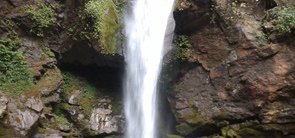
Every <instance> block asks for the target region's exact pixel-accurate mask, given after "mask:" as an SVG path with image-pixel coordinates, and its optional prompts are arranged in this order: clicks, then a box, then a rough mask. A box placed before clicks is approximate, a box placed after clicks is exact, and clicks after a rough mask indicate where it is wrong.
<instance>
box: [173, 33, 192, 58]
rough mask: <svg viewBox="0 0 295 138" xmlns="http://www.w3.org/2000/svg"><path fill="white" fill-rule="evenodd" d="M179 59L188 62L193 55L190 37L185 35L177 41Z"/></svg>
mask: <svg viewBox="0 0 295 138" xmlns="http://www.w3.org/2000/svg"><path fill="white" fill-rule="evenodd" d="M176 47H177V58H179V59H182V60H188V59H189V58H190V57H191V54H192V44H191V43H190V40H189V37H188V36H185V35H180V36H178V38H177V40H176Z"/></svg>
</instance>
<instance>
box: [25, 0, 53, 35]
mask: <svg viewBox="0 0 295 138" xmlns="http://www.w3.org/2000/svg"><path fill="white" fill-rule="evenodd" d="M25 8H26V13H27V14H28V15H29V17H30V18H31V19H32V20H33V21H34V25H33V28H31V30H30V31H31V32H32V33H34V34H36V35H37V36H41V37H42V36H43V35H44V32H43V30H44V29H45V28H48V27H49V26H51V25H53V24H54V22H55V20H56V19H55V17H54V10H53V9H52V8H51V7H49V6H48V5H46V4H45V3H44V2H42V1H37V5H30V6H26V7H25Z"/></svg>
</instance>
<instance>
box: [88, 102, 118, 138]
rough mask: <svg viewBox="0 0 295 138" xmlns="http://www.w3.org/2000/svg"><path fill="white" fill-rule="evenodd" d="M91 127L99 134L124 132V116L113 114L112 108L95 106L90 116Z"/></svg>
mask: <svg viewBox="0 0 295 138" xmlns="http://www.w3.org/2000/svg"><path fill="white" fill-rule="evenodd" d="M89 123H90V125H91V126H90V128H91V130H92V131H94V132H96V133H97V134H102V133H106V134H110V133H118V132H120V133H122V132H123V131H122V126H123V124H122V116H118V115H117V116H113V115H112V110H111V109H110V108H109V109H105V108H95V109H94V110H93V111H92V113H91V116H90V120H89Z"/></svg>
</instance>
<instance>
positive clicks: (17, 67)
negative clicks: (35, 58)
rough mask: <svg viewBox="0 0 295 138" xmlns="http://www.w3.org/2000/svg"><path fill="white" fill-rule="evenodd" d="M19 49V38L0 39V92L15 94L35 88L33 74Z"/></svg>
mask: <svg viewBox="0 0 295 138" xmlns="http://www.w3.org/2000/svg"><path fill="white" fill-rule="evenodd" d="M18 48H19V39H18V37H16V36H10V37H6V38H1V39H0V90H2V91H4V92H8V93H13V94H19V93H20V92H22V91H25V90H28V89H29V88H31V86H33V76H32V72H31V71H30V69H29V68H28V65H27V63H26V62H25V60H24V58H23V56H22V52H20V51H18V50H17V49H18Z"/></svg>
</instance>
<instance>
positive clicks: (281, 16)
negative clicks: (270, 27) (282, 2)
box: [275, 7, 295, 33]
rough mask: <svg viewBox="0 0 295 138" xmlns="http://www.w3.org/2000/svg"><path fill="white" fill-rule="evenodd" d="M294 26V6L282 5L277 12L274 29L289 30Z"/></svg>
mask: <svg viewBox="0 0 295 138" xmlns="http://www.w3.org/2000/svg"><path fill="white" fill-rule="evenodd" d="M294 27H295V7H283V8H281V9H280V10H279V11H278V12H277V20H276V25H275V29H276V30H278V31H279V32H281V33H282V32H291V29H292V28H294Z"/></svg>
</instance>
